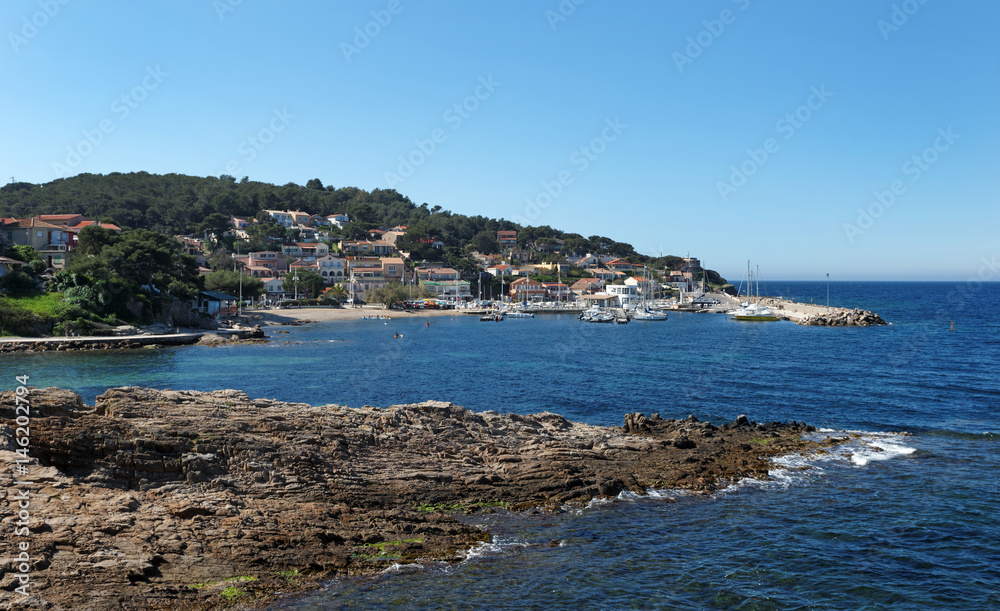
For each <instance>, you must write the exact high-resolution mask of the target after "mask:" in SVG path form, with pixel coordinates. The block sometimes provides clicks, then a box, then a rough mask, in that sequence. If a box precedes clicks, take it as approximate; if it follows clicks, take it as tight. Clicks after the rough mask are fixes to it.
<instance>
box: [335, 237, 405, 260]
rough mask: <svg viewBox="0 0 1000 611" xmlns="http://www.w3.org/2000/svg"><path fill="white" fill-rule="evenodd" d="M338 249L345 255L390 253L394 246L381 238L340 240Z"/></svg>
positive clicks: (393, 250) (392, 251)
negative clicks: (373, 239) (374, 239)
mask: <svg viewBox="0 0 1000 611" xmlns="http://www.w3.org/2000/svg"><path fill="white" fill-rule="evenodd" d="M340 251H341V252H342V253H344V254H345V255H347V254H351V255H359V254H360V255H376V256H377V255H392V254H395V252H396V247H395V246H393V245H392V244H389V243H388V242H383V241H381V240H376V241H371V240H341V242H340Z"/></svg>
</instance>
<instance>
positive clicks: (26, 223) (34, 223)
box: [8, 218, 66, 230]
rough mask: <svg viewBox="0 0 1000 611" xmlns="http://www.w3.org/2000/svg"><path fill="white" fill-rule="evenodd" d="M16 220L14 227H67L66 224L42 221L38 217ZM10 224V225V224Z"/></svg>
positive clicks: (60, 228) (61, 228)
mask: <svg viewBox="0 0 1000 611" xmlns="http://www.w3.org/2000/svg"><path fill="white" fill-rule="evenodd" d="M14 220H15V221H16V222H15V223H13V226H14V227H39V228H42V229H59V230H63V229H66V226H65V225H53V224H52V223H46V222H45V221H40V220H38V219H36V218H30V219H14ZM8 226H9V225H8Z"/></svg>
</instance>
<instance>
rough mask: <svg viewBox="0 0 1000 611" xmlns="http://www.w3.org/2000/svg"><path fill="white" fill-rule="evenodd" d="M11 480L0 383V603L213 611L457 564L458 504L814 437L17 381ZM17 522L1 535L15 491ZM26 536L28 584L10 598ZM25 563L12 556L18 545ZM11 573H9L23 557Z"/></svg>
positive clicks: (575, 487) (682, 468) (565, 502)
mask: <svg viewBox="0 0 1000 611" xmlns="http://www.w3.org/2000/svg"><path fill="white" fill-rule="evenodd" d="M30 400H31V407H32V413H31V423H30V446H29V453H30V456H31V462H30V463H29V464H28V470H27V473H25V474H23V475H20V476H18V477H17V480H20V481H21V482H27V483H26V484H25V483H15V478H14V469H13V466H14V464H15V460H16V459H18V458H20V456H19V455H18V454H15V453H14V450H15V449H16V448H17V447H18V446H17V444H16V443H15V430H14V427H15V424H14V422H15V418H16V414H15V399H14V397H13V393H11V392H7V393H3V394H2V396H0V418H2V420H0V458H2V460H3V464H4V467H3V469H2V471H0V524H2V529H3V530H4V533H5V534H4V541H5V545H4V547H3V549H2V552H0V555H2V564H0V608H3V609H7V608H11V609H13V608H17V609H43V608H44V609H58V610H63V609H65V610H70V609H73V610H90V609H93V610H98V609H99V610H102V611H103V610H106V609H135V610H139V609H172V610H175V609H221V608H227V607H232V606H236V605H263V604H266V602H267V601H269V600H272V599H273V597H274V596H275V595H276V594H277V593H279V592H289V591H295V590H302V589H308V588H310V587H315V586H316V585H317V584H318V583H319V582H320V581H321V580H323V579H328V578H331V577H335V576H346V575H366V574H374V573H376V572H379V571H381V570H383V569H385V568H386V567H387V566H389V565H390V564H392V563H407V562H414V561H418V560H425V559H435V560H443V561H458V560H460V559H461V558H462V556H463V551H464V550H468V549H470V548H472V547H474V546H476V545H477V544H479V543H480V542H483V541H487V540H489V538H490V534H489V533H488V532H485V531H483V530H480V529H478V528H476V527H473V526H470V525H467V524H464V523H463V522H461V521H460V520H458V519H456V517H454V514H456V513H462V512H470V511H495V510H498V509H504V510H511V511H527V510H543V511H561V510H563V508H565V507H566V506H574V505H575V506H582V505H585V504H586V503H588V502H589V501H590V500H591V499H593V498H595V497H614V496H616V495H618V494H619V493H621V492H622V491H624V490H628V491H632V492H636V493H643V492H645V491H646V490H647V489H648V488H650V487H654V488H659V489H688V490H694V491H699V492H704V493H711V492H712V491H714V490H717V489H719V488H721V487H724V486H726V485H727V484H729V483H731V482H733V481H735V480H738V479H741V478H745V477H757V478H763V477H767V472H768V469H769V468H770V463H769V461H768V458H769V457H772V456H775V455H780V454H787V453H790V452H796V451H805V450H808V449H815V448H818V446H819V445H822V444H817V443H815V442H807V441H804V440H803V439H802V434H803V433H805V432H808V431H811V430H813V429H812V428H811V427H808V426H806V425H803V424H799V423H795V422H792V423H786V424H779V423H770V424H758V423H754V422H751V421H750V420H748V419H747V418H746V417H744V416H740V417H739V418H737V419H736V420H735V421H734V422H731V423H728V424H724V425H720V426H716V425H713V424H709V423H705V422H699V421H698V420H696V419H694V418H693V417H689V418H687V419H683V420H668V419H663V418H660V417H659V416H658V415H656V414H651V415H648V416H646V415H643V414H637V413H630V414H626V415H625V417H624V421H623V426H622V427H598V426H591V425H587V424H581V423H576V422H570V421H568V420H566V419H565V418H563V417H562V416H558V415H556V414H551V413H541V414H535V415H530V416H520V415H514V414H499V413H496V412H492V411H488V412H482V413H473V412H470V411H468V410H466V409H463V408H461V407H459V406H456V405H453V404H450V403H440V402H426V403H420V404H415V405H397V406H392V407H388V408H384V409H382V408H375V407H368V406H366V407H363V408H356V409H352V408H347V407H341V406H337V405H325V406H321V407H313V406H309V405H305V404H293V403H282V402H280V401H275V400H270V399H251V398H250V397H248V396H247V395H245V394H244V393H242V392H239V391H235V390H220V391H215V392H210V393H201V392H187V391H170V390H163V391H156V390H150V389H145V388H136V387H127V388H116V389H110V390H108V391H107V392H105V393H104V394H102V395H100V396H99V397H98V398H97V401H96V402H95V405H94V406H86V405H84V404H83V403H82V401H81V399H80V397H79V396H78V395H76V394H75V393H72V392H70V391H66V390H60V389H44V390H33V391H32V392H31V394H30ZM24 491H27V495H28V496H29V497H30V501H29V504H30V520H29V523H30V534H29V535H28V536H26V537H14V536H12V533H14V529H15V523H16V522H17V521H18V519H19V517H18V511H19V510H18V503H19V501H18V499H20V498H24V494H25V492H24ZM22 541H24V542H27V543H28V544H29V545H30V549H29V552H28V553H29V555H30V560H29V561H28V562H29V564H30V593H31V597H30V598H24V597H22V596H21V594H19V593H16V592H15V589H16V588H18V587H19V586H20V585H21V582H19V575H20V573H18V572H17V571H18V569H17V568H16V567H17V566H18V565H19V561H18V560H17V559H16V557H17V554H18V553H19V551H18V550H19V548H17V547H16V546H17V545H18V544H19V543H20V542H22ZM22 561H23V558H22ZM22 568H26V567H23V566H22Z"/></svg>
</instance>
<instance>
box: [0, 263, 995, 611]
mask: <svg viewBox="0 0 1000 611" xmlns="http://www.w3.org/2000/svg"><path fill="white" fill-rule="evenodd" d="M831 289H832V290H831V302H832V303H833V304H834V305H848V306H859V307H862V308H865V309H873V310H875V311H877V312H879V313H880V314H882V316H883V317H884V318H886V319H887V320H890V321H892V322H893V323H894V324H893V325H891V326H888V327H881V328H867V329H844V328H840V329H826V328H817V327H800V326H797V325H793V324H791V323H785V322H779V323H770V324H760V323H757V324H753V323H751V324H746V323H736V322H733V321H728V320H725V319H724V318H723V317H721V316H716V315H695V314H687V315H677V314H671V316H670V320H668V321H667V322H665V323H638V322H633V323H631V324H629V325H587V324H583V323H580V322H578V321H577V320H576V319H575V318H573V317H571V316H551V317H536V318H535V319H531V320H507V321H505V322H503V323H489V324H487V323H480V322H479V321H478V320H476V319H475V318H473V317H461V316H459V317H455V318H454V319H451V318H447V317H441V318H433V319H431V326H430V327H429V328H428V327H425V326H424V320H423V319H419V318H418V319H413V320H405V321H404V320H393V321H390V322H389V324H388V325H386V324H383V323H382V322H377V321H357V322H344V323H332V324H324V325H311V326H303V327H286V328H283V330H287V331H288V333H287V334H275V335H274V341H272V342H271V343H270V344H268V345H256V346H234V347H224V348H202V347H185V348H173V349H167V350H161V351H146V350H143V351H130V352H120V353H103V354H102V353H70V354H54V353H50V354H38V355H9V356H5V357H3V361H0V368H2V371H3V373H4V376H5V377H8V378H11V377H12V376H13V375H15V374H22V373H28V374H30V375H31V376H32V382H33V383H37V384H39V385H42V386H50V385H52V386H64V387H69V388H74V389H76V390H78V391H79V392H81V393H82V394H83V395H84V396H85V400H88V401H91V400H92V399H93V397H94V396H96V395H97V394H99V393H100V392H103V391H104V390H105V389H106V388H107V387H109V386H121V385H127V384H140V385H145V386H152V387H158V388H175V389H181V388H191V389H201V390H210V389H216V388H220V387H228V388H239V389H242V390H245V391H246V392H247V393H248V394H250V395H251V396H255V397H261V396H264V397H276V398H280V399H284V400H289V401H301V402H307V403H311V404H322V403H341V404H347V405H363V404H371V405H388V404H392V403H399V402H410V401H421V400H425V399H440V400H450V401H454V402H455V403H458V404H461V405H464V406H467V407H469V408H471V409H475V410H485V409H496V410H500V411H514V412H519V413H530V412H538V411H543V410H548V411H553V412H558V413H561V414H564V415H566V416H567V417H569V418H572V419H576V420H583V421H587V422H592V423H597V424H606V425H607V424H616V425H617V424H621V421H622V415H623V414H624V413H625V412H630V411H641V412H645V413H649V412H659V413H660V414H661V415H663V416H664V417H684V416H687V415H688V414H694V415H696V416H697V417H698V418H700V419H703V420H710V421H713V422H722V421H728V420H732V419H733V418H735V417H736V416H737V415H738V414H741V413H742V414H747V415H748V416H749V417H750V418H751V419H754V420H758V421H769V420H799V421H805V422H808V423H810V424H813V425H816V426H817V427H822V428H826V429H832V430H858V431H867V432H869V433H871V435H870V436H869V440H870V442H871V444H874V446H872V445H869V446H867V447H846V448H844V449H843V451H842V452H840V453H838V454H836V455H835V456H834V457H832V458H830V459H827V460H822V461H815V460H814V461H807V460H804V459H800V458H797V457H790V458H789V459H787V460H786V461H783V462H782V463H781V464H776V465H775V472H774V477H773V481H771V482H768V483H765V484H753V485H746V486H742V487H740V488H738V489H734V490H730V491H727V492H726V493H724V494H720V495H718V496H716V497H713V498H711V499H704V498H690V497H683V496H682V497H679V498H678V499H677V502H668V501H666V500H663V499H656V498H644V499H620V500H618V501H615V502H612V503H605V504H599V505H595V506H593V507H591V508H588V509H587V510H584V511H582V512H570V513H567V514H562V515H557V516H537V515H527V516H525V515H514V516H486V517H481V518H477V519H480V520H485V521H486V522H487V523H488V524H489V526H490V528H491V529H492V531H493V532H495V533H497V539H496V541H495V545H493V546H490V547H487V548H484V549H481V550H475V551H474V552H473V553H472V554H471V558H470V559H469V560H468V561H466V562H463V563H462V564H460V565H457V566H455V565H453V566H447V567H446V566H440V565H429V566H425V567H421V568H419V569H418V570H412V569H405V570H402V571H397V570H389V571H388V572H387V573H386V574H385V575H384V576H383V577H381V578H378V579H374V580H362V581H353V580H348V581H340V582H335V583H332V584H330V585H329V587H328V589H327V590H326V591H324V592H320V593H316V594H314V595H311V596H309V597H306V598H296V599H290V600H286V601H282V602H281V603H279V605H278V606H277V607H276V608H281V609H327V608H358V609H361V608H385V607H388V606H395V607H400V608H427V609H452V608H455V609H458V608H463V609H464V608H482V609H575V608H581V607H585V608H606V609H653V608H664V609H677V608H681V609H732V608H739V609H884V608H894V609H930V608H934V609H992V608H1000V585H998V584H1000V571H998V569H997V568H996V567H1000V543H998V541H1000V526H998V520H997V518H996V515H997V510H996V507H997V506H998V501H1000V487H998V483H997V473H1000V469H998V467H1000V464H998V463H1000V458H998V457H1000V451H998V450H1000V445H998V433H1000V372H998V364H1000V320H998V318H997V316H996V313H995V312H996V304H997V303H998V302H1000V300H998V297H1000V287H998V286H997V285H996V284H986V285H976V284H972V283H954V284H951V283H833V284H832V286H831ZM762 292H768V293H771V294H780V295H784V296H786V297H794V298H796V299H798V300H804V301H808V300H809V299H814V300H815V301H816V302H818V303H823V302H825V300H826V283H825V282H823V283H804V282H797V283H772V284H770V285H767V286H762ZM952 320H954V321H955V327H956V331H954V332H952V331H949V330H948V328H949V323H950V321H952ZM396 331H398V332H400V333H402V334H403V338H402V339H400V340H393V339H392V334H393V333H394V332H396ZM899 431H908V432H910V433H912V435H910V436H901V435H890V434H884V435H881V434H876V433H880V432H885V433H889V432H899ZM873 448H874V449H873ZM400 573H402V574H400Z"/></svg>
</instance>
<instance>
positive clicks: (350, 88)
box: [0, 0, 1000, 280]
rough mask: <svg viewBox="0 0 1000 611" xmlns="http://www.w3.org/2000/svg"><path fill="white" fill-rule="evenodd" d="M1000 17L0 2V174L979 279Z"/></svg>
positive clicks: (719, 9) (653, 6)
mask: <svg viewBox="0 0 1000 611" xmlns="http://www.w3.org/2000/svg"><path fill="white" fill-rule="evenodd" d="M998 22H1000V3H996V2H990V1H985V0H983V1H971V0H947V1H946V0H906V1H900V0H838V1H836V2H834V1H832V0H831V1H827V2H800V1H792V0H781V1H771V2H763V0H711V1H698V2H695V1H693V0H692V1H689V2H681V1H671V2H663V1H653V0H648V1H634V2H607V1H598V0H562V2H559V1H558V0H548V1H546V0H530V1H529V0H505V1H503V2H470V1H457V0H442V1H435V2H432V1H429V0H425V1H419V0H372V1H369V0H365V1H360V0H359V1H355V2H330V1H319V0H308V1H294V0H292V1H287V2H280V3H279V2H273V1H272V2H267V1H264V0H172V1H170V2H135V3H125V2H110V1H108V0H89V1H84V0H6V1H5V2H4V3H3V6H2V8H0V33H2V34H3V35H4V41H3V42H2V43H0V44H2V47H0V79H2V82H3V87H2V88H0V122H2V131H0V138H2V139H3V140H2V146H0V176H2V179H0V183H4V182H7V181H8V180H10V178H11V177H13V178H15V179H16V180H18V181H26V182H33V183H44V182H48V181H51V180H53V179H56V178H59V177H63V176H70V175H74V174H78V173H81V172H90V173H102V174H103V173H109V172H115V171H118V172H130V171H142V170H145V171H148V172H152V173H159V174H163V173H171V172H176V173H185V174H193V175H199V176H207V175H215V176H218V175H220V174H224V173H227V174H232V175H234V176H236V177H237V178H242V177H243V176H249V177H250V178H251V179H252V180H260V181H266V182H274V183H278V184H284V183H287V182H295V183H298V184H305V182H306V181H307V180H309V179H311V178H319V179H321V180H322V181H323V183H324V184H326V185H334V186H337V187H341V186H357V187H361V188H364V189H374V188H389V187H391V188H395V189H397V190H398V191H399V192H401V193H402V194H404V195H407V196H408V197H410V198H411V199H412V200H413V201H414V202H416V203H417V204H420V203H424V202H427V203H429V204H431V205H432V206H433V205H440V206H442V207H444V208H446V209H449V210H452V211H454V212H458V213H463V214H471V215H475V214H481V215H485V216H491V217H498V218H499V217H503V218H508V219H513V220H516V221H519V222H522V223H528V224H533V225H551V226H553V227H556V228H559V229H562V230H565V231H572V232H578V233H581V234H583V235H585V236H588V235H593V234H600V235H606V236H609V237H611V238H613V239H615V240H619V241H624V242H629V243H631V244H633V245H634V246H635V247H636V249H637V250H638V251H640V252H643V253H646V254H653V255H656V254H659V253H661V252H662V253H663V254H680V255H684V254H687V253H690V254H691V255H693V256H698V257H700V258H702V259H703V261H704V262H705V264H706V265H707V266H709V267H712V268H713V269H717V270H719V271H720V272H721V273H722V274H723V275H724V276H727V277H728V278H730V279H733V278H735V279H738V278H739V277H740V276H741V275H742V271H743V270H744V269H745V267H746V260H747V259H751V260H752V261H753V263H754V264H755V265H759V266H760V270H761V275H762V277H763V278H764V279H765V280H766V279H768V278H771V279H788V280H795V279H804V280H805V279H816V280H820V279H825V277H826V274H827V273H829V274H830V275H831V278H832V279H834V280H867V279H872V280H876V279H884V280H895V279H899V280H917V279H927V280H942V279H949V280H965V279H967V278H970V277H972V276H975V275H976V274H977V272H979V271H980V270H981V269H982V268H983V265H984V263H983V259H984V258H985V259H986V261H988V262H990V263H991V264H992V263H995V262H997V261H998V260H1000V239H998V236H1000V205H998V198H997V193H998V188H997V187H998V185H1000V171H998V167H1000V131H998V128H1000V118H998V117H1000V113H998V112H997V109H998V108H1000V84H998V83H1000V78H998V77H1000V53H998V51H1000V37H998V36H997V35H996V24H997V23H998ZM894 191H895V192H894ZM876 192H878V193H879V195H878V196H876ZM991 269H992V270H993V271H987V275H989V274H993V275H992V276H991V278H992V279H994V280H995V279H1000V269H997V268H996V267H995V266H994V267H993V268H991Z"/></svg>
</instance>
